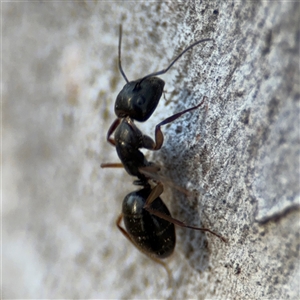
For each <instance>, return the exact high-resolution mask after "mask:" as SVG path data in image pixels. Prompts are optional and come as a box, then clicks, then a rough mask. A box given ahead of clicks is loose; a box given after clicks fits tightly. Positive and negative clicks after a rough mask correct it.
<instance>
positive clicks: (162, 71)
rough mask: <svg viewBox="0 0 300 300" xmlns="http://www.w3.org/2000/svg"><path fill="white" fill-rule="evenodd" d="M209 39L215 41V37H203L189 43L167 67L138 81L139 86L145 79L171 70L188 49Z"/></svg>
mask: <svg viewBox="0 0 300 300" xmlns="http://www.w3.org/2000/svg"><path fill="white" fill-rule="evenodd" d="M207 41H213V39H203V40H200V41H197V42H195V43H193V44H192V45H189V46H188V47H187V48H186V49H184V50H183V51H182V52H181V53H180V54H179V55H178V56H177V57H176V58H175V59H174V60H173V61H172V62H171V63H170V65H169V66H168V67H167V68H166V69H163V70H161V71H158V72H154V73H151V74H149V75H146V76H145V77H143V78H142V79H141V80H140V81H139V82H138V83H137V86H139V85H140V84H141V83H142V81H143V80H145V79H147V78H149V77H152V76H157V75H162V74H165V73H167V72H168V71H169V69H170V68H171V67H172V66H173V65H174V64H175V62H176V61H177V60H178V59H179V58H180V57H181V56H182V55H183V54H184V53H186V52H187V51H188V50H190V49H191V48H193V47H194V46H196V45H198V44H200V43H203V42H207Z"/></svg>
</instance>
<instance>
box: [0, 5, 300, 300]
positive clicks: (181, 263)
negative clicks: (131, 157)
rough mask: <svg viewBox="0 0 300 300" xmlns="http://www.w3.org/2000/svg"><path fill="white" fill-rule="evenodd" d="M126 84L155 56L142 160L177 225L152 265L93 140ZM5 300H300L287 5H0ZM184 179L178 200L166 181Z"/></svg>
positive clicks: (295, 69) (292, 50)
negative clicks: (123, 216) (156, 91)
mask: <svg viewBox="0 0 300 300" xmlns="http://www.w3.org/2000/svg"><path fill="white" fill-rule="evenodd" d="M120 23H122V24H123V59H122V61H123V67H124V70H125V73H126V74H127V77H128V78H129V79H132V80H133V79H137V78H139V77H141V76H143V75H145V74H148V73H150V72H153V71H156V70H159V69H162V68H164V67H165V66H167V64H168V62H169V61H170V60H171V59H172V58H173V57H175V55H176V54H178V53H179V51H181V50H182V49H184V48H185V47H186V46H187V45H189V44H190V43H192V42H193V41H195V40H197V39H201V38H207V37H210V38H213V39H214V42H212V43H205V44H201V45H199V46H198V47H197V48H195V49H193V50H192V51H190V52H189V53H187V55H185V56H184V57H183V58H182V59H181V60H180V61H179V62H178V63H177V64H176V65H175V66H174V67H173V68H172V69H171V70H170V72H169V73H168V74H166V75H164V76H163V79H164V80H165V81H166V86H165V90H166V93H165V95H164V97H162V100H161V102H160V104H159V107H158V109H157V111H155V113H154V115H153V116H152V117H151V119H150V120H149V121H147V122H146V123H145V124H143V125H141V128H143V130H144V131H145V132H146V133H148V134H150V135H152V136H153V133H154V126H155V125H156V124H157V123H158V122H160V121H161V120H163V119H164V118H166V117H168V116H170V115H171V114H173V113H174V112H178V111H181V110H183V109H185V108H188V107H191V106H193V105H195V104H197V103H199V101H201V99H202V98H203V96H207V100H206V101H205V106H204V107H202V108H200V109H199V110H197V111H195V112H193V113H190V114H188V115H185V116H183V117H182V118H181V119H179V120H177V121H176V122H174V123H172V124H170V126H165V127H164V129H163V130H164V133H165V138H166V139H165V143H164V146H163V148H162V149H161V150H160V151H158V152H155V153H148V155H149V158H151V159H152V160H153V161H156V162H157V163H159V164H160V165H161V166H162V174H160V176H161V178H162V179H163V180H164V182H165V187H166V191H165V193H164V194H163V195H162V198H163V199H164V200H165V202H166V203H167V205H168V206H169V208H170V210H171V211H172V214H173V216H174V217H176V218H178V219H180V220H184V221H186V222H187V223H189V224H191V225H194V226H203V227H207V228H210V229H212V230H214V231H216V232H218V233H220V234H221V235H223V236H224V237H226V238H227V239H228V243H223V242H221V241H220V240H219V239H217V238H216V237H214V236H212V235H210V234H204V233H202V232H198V231H194V230H189V229H185V228H177V246H176V251H175V253H174V255H173V256H172V257H171V258H170V259H168V260H167V263H168V266H169V268H170V269H171V271H172V277H173V279H172V286H171V287H169V286H168V278H167V275H166V272H165V270H164V269H163V268H162V267H161V266H159V265H157V264H156V263H154V262H152V261H151V260H149V259H148V258H147V257H145V256H144V255H143V254H141V253H140V252H138V250H136V249H135V248H134V247H133V246H132V245H131V244H130V243H129V242H128V241H127V240H126V239H125V238H124V237H123V236H122V235H121V234H120V232H119V231H118V230H117V228H116V226H115V219H116V218H117V216H118V214H119V213H120V210H121V204H122V199H123V198H124V196H125V195H126V194H127V193H129V192H130V191H133V190H134V189H136V187H134V186H133V185H132V181H133V178H131V177H130V176H128V175H126V174H125V171H124V170H122V169H120V170H108V169H105V170H104V169H100V167H99V166H100V163H103V162H118V158H117V155H116V153H115V150H114V148H113V147H111V146H110V145H108V144H107V142H106V140H105V136H106V132H107V130H108V128H109V126H110V124H111V123H112V121H113V120H114V118H115V116H114V111H113V106H114V100H115V97H116V96H117V94H118V92H119V91H120V90H121V88H122V87H123V85H124V83H125V82H124V80H123V78H122V77H121V75H120V74H119V71H118V68H117V44H118V25H119V24H120ZM1 63H2V299H20V298H22V299H25V298H27V299H29V298H30V299H33V298H34V299H58V298H61V299H71V298H72V299H79V298H80V299H167V298H169V299H299V296H300V295H299V281H300V276H299V269H300V268H299V245H300V240H299V229H300V222H299V202H300V201H299V190H300V188H299V172H300V171H299V170H300V168H299V153H300V149H299V95H300V89H299V3H297V2H270V1H257V2H252V1H246V2H243V3H241V2H230V3H229V2H227V3H223V4H220V3H219V2H215V1H182V2H175V1H172V2H150V1H147V2H144V1H132V2H127V1H119V2H114V1H108V2H103V1H82V2H67V1H66V2H54V1H53V2H52V1H51V2H46V1H39V2H38V1H36V2H33V1H29V2H3V3H2V61H1ZM176 186H179V187H183V188H185V189H187V190H189V191H190V192H192V193H191V195H190V196H188V197H187V196H186V195H183V194H182V193H180V192H178V191H177V190H176Z"/></svg>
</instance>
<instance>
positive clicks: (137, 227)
mask: <svg viewBox="0 0 300 300" xmlns="http://www.w3.org/2000/svg"><path fill="white" fill-rule="evenodd" d="M210 40H211V39H204V40H200V41H197V42H195V43H193V44H192V45H190V46H189V47H187V48H186V49H185V50H184V51H183V52H181V53H180V54H179V55H178V56H177V57H176V58H175V59H174V60H173V61H172V63H171V64H170V65H169V66H168V67H167V68H166V69H163V70H161V71H158V72H155V73H151V74H149V75H147V76H144V77H142V78H140V79H138V80H135V81H130V82H129V81H128V79H127V77H126V75H125V73H124V71H123V69H122V65H121V41H122V27H121V26H120V36H119V70H120V72H121V74H122V76H123V77H124V79H125V81H126V84H125V86H124V87H123V89H122V91H121V92H120V93H119V95H118V96H117V99H116V103H115V113H116V115H117V117H118V118H117V119H116V120H115V121H114V122H113V124H112V125H111V126H110V128H109V130H108V133H107V140H108V142H110V143H111V144H112V145H114V146H115V147H116V151H117V154H118V156H119V158H120V160H121V162H122V163H121V164H120V163H109V164H102V165H101V166H102V167H103V168H104V167H124V168H125V170H126V171H127V173H128V174H130V175H132V176H134V177H137V178H138V179H137V180H136V181H135V182H134V184H136V185H140V186H142V187H143V188H142V189H141V190H139V191H135V192H132V193H130V194H128V195H127V196H126V197H125V199H124V201H123V209H122V213H121V214H120V216H119V217H118V219H117V222H116V223H117V226H118V228H119V229H120V231H121V232H122V233H123V234H124V235H125V236H126V237H127V238H128V239H129V240H130V241H131V242H132V243H133V244H134V245H135V246H136V247H137V248H138V249H139V250H141V251H142V252H143V253H145V254H146V255H148V256H149V257H151V258H152V259H153V260H155V261H156V262H158V263H160V264H162V265H163V266H164V267H165V268H166V269H167V270H168V268H167V266H166V265H165V264H164V263H163V262H161V261H160V259H161V258H166V257H168V256H170V255H171V253H172V252H173V250H174V247H175V243H176V236H175V226H174V224H176V225H179V226H182V227H186V228H191V229H195V230H201V231H207V232H210V233H212V234H214V235H216V236H218V237H219V238H221V239H222V240H225V239H224V238H222V237H221V236H220V235H218V234H216V233H214V232H213V231H211V230H209V229H207V228H198V227H194V226H189V225H186V224H185V223H183V222H181V221H179V220H177V219H174V218H173V217H172V216H171V214H170V212H169V210H168V208H167V207H166V205H165V204H164V203H163V201H162V200H161V198H160V195H161V194H162V193H163V185H162V184H161V183H160V182H158V181H155V182H156V185H155V186H154V188H151V186H150V184H149V180H150V179H153V177H152V176H151V175H149V168H151V170H152V172H155V170H156V171H157V170H159V168H158V167H157V166H156V165H155V164H154V163H152V162H149V161H148V160H147V159H146V158H145V156H144V154H143V153H142V152H141V151H140V150H139V149H141V148H145V149H149V150H158V149H160V148H161V146H162V144H163V140H164V137H163V134H162V132H161V129H160V127H161V126H162V125H165V124H168V123H170V122H172V121H174V120H176V119H177V118H179V117H180V116H182V115H183V114H185V113H187V112H189V111H192V110H195V109H196V108H198V107H200V106H201V105H202V104H203V102H204V98H205V97H204V98H203V100H202V101H201V103H199V104H198V105H196V106H194V107H191V108H189V109H186V110H184V111H182V112H179V113H177V114H174V115H172V116H170V117H168V118H167V119H165V120H163V121H162V122H160V123H159V124H157V125H156V127H155V140H153V139H152V138H151V137H149V136H147V135H144V134H143V133H142V132H141V131H140V130H139V129H138V128H137V126H136V125H135V124H134V120H136V121H140V122H144V121H146V120H148V118H149V117H150V116H151V115H152V113H153V112H154V110H155V109H156V107H157V105H158V102H159V100H160V98H161V96H162V93H163V88H164V85H165V83H164V81H163V80H162V79H160V78H158V77H156V76H157V75H162V74H164V73H166V72H167V71H168V70H169V69H170V68H171V67H172V66H173V64H174V63H175V62H176V61H177V60H178V59H179V58H180V57H181V56H182V55H183V54H184V53H186V52H187V51H188V50H189V49H191V48H192V47H194V46H195V45H197V44H199V43H202V42H205V41H210ZM114 132H115V135H114V139H113V138H111V135H112V134H113V133H114ZM147 168H148V169H147ZM145 169H146V170H147V171H145ZM153 170H154V171H153ZM150 174H151V172H150ZM122 219H124V224H125V227H126V230H125V229H124V228H123V227H122V226H121V221H122Z"/></svg>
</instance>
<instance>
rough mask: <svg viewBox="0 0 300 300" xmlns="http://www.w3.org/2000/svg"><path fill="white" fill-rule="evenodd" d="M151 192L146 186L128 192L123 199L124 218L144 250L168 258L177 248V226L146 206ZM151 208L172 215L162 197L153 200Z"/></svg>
mask: <svg viewBox="0 0 300 300" xmlns="http://www.w3.org/2000/svg"><path fill="white" fill-rule="evenodd" d="M150 193H151V188H150V187H145V188H143V189H141V190H139V191H135V192H132V193H130V194H128V195H127V196H126V197H125V199H124V201H123V207H122V213H123V220H124V224H125V227H126V230H127V232H128V233H129V234H130V237H131V239H132V240H133V241H134V243H135V244H137V245H138V246H139V247H140V248H141V249H142V251H144V252H147V253H152V254H154V255H155V257H156V258H166V257H169V256H170V255H171V254H172V253H173V251H174V248H175V243H176V235H175V226H174V224H173V223H170V222H169V221H166V220H164V219H162V218H160V217H158V216H156V215H153V214H151V213H150V212H149V211H147V210H146V209H145V208H144V206H145V204H146V200H147V199H148V197H149V195H150ZM151 208H152V209H153V210H156V211H159V212H160V213H162V214H165V215H166V216H169V217H171V214H170V212H169V210H168V208H167V207H166V205H165V204H164V203H163V201H162V200H161V198H160V197H157V198H156V199H155V200H154V201H153V202H152V204H151Z"/></svg>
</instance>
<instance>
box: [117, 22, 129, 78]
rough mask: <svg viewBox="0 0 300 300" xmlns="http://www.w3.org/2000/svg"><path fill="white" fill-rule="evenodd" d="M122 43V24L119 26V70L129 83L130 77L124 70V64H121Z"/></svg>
mask: <svg viewBox="0 0 300 300" xmlns="http://www.w3.org/2000/svg"><path fill="white" fill-rule="evenodd" d="M121 44H122V24H120V26H119V70H120V72H121V74H122V76H123V78H124V79H125V81H126V82H127V83H128V82H129V81H128V79H127V77H126V75H125V73H124V71H123V68H122V64H121Z"/></svg>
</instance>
